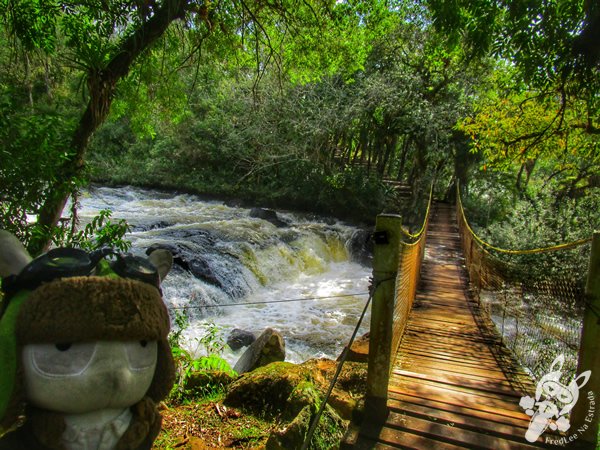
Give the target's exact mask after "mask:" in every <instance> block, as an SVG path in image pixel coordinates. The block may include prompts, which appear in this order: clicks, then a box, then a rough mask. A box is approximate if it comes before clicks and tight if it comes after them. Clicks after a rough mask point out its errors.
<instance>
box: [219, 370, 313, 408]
mask: <svg viewBox="0 0 600 450" xmlns="http://www.w3.org/2000/svg"><path fill="white" fill-rule="evenodd" d="M310 380H311V377H310V372H309V371H308V370H307V369H306V368H304V367H302V366H299V365H296V364H292V363H287V362H275V363H271V364H268V365H266V366H263V367H259V368H258V369H256V370H253V371H252V372H247V373H244V374H243V375H242V376H240V377H239V378H238V379H237V380H236V381H235V382H233V383H232V384H231V385H230V386H229V388H228V390H227V394H226V396H225V400H224V403H225V404H227V405H230V406H237V407H242V408H247V409H250V410H254V411H264V412H270V413H278V412H280V411H283V409H284V408H285V407H286V405H287V400H288V397H289V396H290V394H291V393H292V391H294V389H296V387H297V386H298V385H299V384H301V383H303V382H305V381H310Z"/></svg>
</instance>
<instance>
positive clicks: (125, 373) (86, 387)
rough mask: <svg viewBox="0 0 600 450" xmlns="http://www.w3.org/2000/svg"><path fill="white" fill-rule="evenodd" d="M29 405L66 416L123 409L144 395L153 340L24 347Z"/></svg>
mask: <svg viewBox="0 0 600 450" xmlns="http://www.w3.org/2000/svg"><path fill="white" fill-rule="evenodd" d="M22 358H23V368H24V371H25V374H24V375H25V388H26V395H27V399H28V400H29V402H30V403H32V404H33V405H35V406H38V407H40V408H44V409H48V410H51V411H57V412H62V413H65V414H81V413H86V412H91V411H97V410H99V409H105V408H115V409H116V408H126V407H129V406H131V405H134V404H135V403H137V402H138V401H140V400H141V399H142V398H143V397H144V395H145V393H146V392H147V391H148V388H149V387H150V384H151V383H152V378H153V376H154V371H155V369H156V361H157V343H156V341H151V342H147V341H125V342H124V341H97V342H82V343H56V344H29V345H26V346H24V348H23V353H22Z"/></svg>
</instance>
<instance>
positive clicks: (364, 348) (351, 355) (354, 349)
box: [338, 332, 369, 363]
mask: <svg viewBox="0 0 600 450" xmlns="http://www.w3.org/2000/svg"><path fill="white" fill-rule="evenodd" d="M342 355H343V353H342ZM342 355H340V356H339V357H338V361H339V360H340V359H341V357H342ZM346 361H354V362H363V363H366V362H369V333H368V332H367V333H365V334H364V335H362V336H361V337H359V338H358V339H356V340H355V341H354V342H353V343H352V345H351V346H350V350H348V356H347V357H346Z"/></svg>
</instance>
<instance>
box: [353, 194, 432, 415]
mask: <svg viewBox="0 0 600 450" xmlns="http://www.w3.org/2000/svg"><path fill="white" fill-rule="evenodd" d="M432 201H433V185H432V187H431V190H430V193H429V200H428V203H427V209H426V211H425V216H424V219H423V224H422V226H421V228H420V230H419V231H418V232H417V233H414V234H411V233H409V232H408V231H406V230H404V229H403V228H402V218H401V217H400V216H397V215H391V214H381V215H379V216H378V217H377V223H376V227H375V233H374V235H373V240H374V243H375V249H374V255H373V281H374V286H376V289H375V290H374V293H373V304H372V307H371V327H370V335H369V364H368V372H367V396H366V403H365V410H366V416H367V417H369V418H370V419H372V420H379V419H381V418H382V417H383V416H384V415H385V414H387V407H386V405H387V388H388V383H389V378H390V374H391V371H392V368H393V361H394V356H395V354H396V352H397V350H398V346H399V344H400V341H401V339H402V335H403V333H404V329H405V327H406V322H407V320H408V315H409V313H410V311H411V309H412V304H413V302H414V299H415V295H416V292H417V285H418V284H419V280H420V271H421V263H422V261H423V256H424V253H425V242H426V239H427V228H428V224H429V217H430V211H431V205H432Z"/></svg>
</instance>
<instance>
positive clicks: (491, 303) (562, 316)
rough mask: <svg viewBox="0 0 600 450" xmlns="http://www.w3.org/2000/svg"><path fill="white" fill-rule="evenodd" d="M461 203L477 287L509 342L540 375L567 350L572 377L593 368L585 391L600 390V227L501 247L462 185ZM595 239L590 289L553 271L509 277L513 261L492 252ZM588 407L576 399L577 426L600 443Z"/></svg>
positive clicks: (564, 247)
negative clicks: (479, 222)
mask: <svg viewBox="0 0 600 450" xmlns="http://www.w3.org/2000/svg"><path fill="white" fill-rule="evenodd" d="M456 206H457V221H458V228H459V233H460V237H461V242H462V245H463V251H464V255H465V265H466V267H467V271H468V273H469V278H470V280H471V288H472V289H471V292H472V293H473V294H474V295H475V297H476V299H477V300H478V301H479V303H480V305H481V306H482V308H483V309H484V310H485V311H487V313H488V317H489V319H490V320H492V321H493V322H494V324H495V325H496V327H497V329H498V332H499V334H500V335H501V336H502V339H503V341H504V343H505V344H506V346H507V347H509V348H510V349H511V350H512V351H513V352H514V353H515V354H516V355H517V359H519V360H520V362H521V363H522V364H523V365H524V366H525V367H527V368H528V369H530V371H531V373H532V374H533V375H534V377H536V378H538V379H540V378H541V377H543V376H544V375H545V374H547V373H548V372H547V371H548V369H549V366H550V364H551V363H552V360H553V359H554V358H555V357H556V356H557V355H563V357H564V358H565V360H564V361H565V362H564V366H563V372H566V373H568V374H569V379H570V378H571V377H572V376H574V375H575V374H581V373H582V372H584V371H586V370H591V377H590V380H589V382H588V384H587V385H586V387H585V391H589V392H600V314H599V310H600V233H599V232H596V233H594V236H593V237H592V238H590V239H581V240H578V241H575V242H569V243H566V244H559V245H554V246H551V247H545V248H536V249H529V250H506V249H500V248H498V247H495V246H493V245H490V244H488V243H487V242H485V241H484V240H483V239H481V238H480V237H479V236H477V234H475V233H474V231H473V229H472V228H471V227H470V226H469V223H468V221H467V219H466V216H465V212H464V208H463V205H462V201H461V196H460V190H459V188H458V187H457V195H456ZM589 242H591V243H592V245H591V250H590V262H589V267H588V274H587V284H586V287H585V291H584V290H583V288H582V287H579V286H577V284H576V283H575V282H573V281H569V280H567V279H555V278H552V277H551V276H550V275H548V274H544V275H542V276H532V275H531V274H527V276H525V277H523V276H518V277H512V276H511V277H507V274H508V273H507V272H506V271H505V270H503V269H506V267H507V264H506V263H505V262H501V261H500V260H499V259H498V257H496V256H494V255H493V254H492V253H491V252H490V250H492V251H496V252H499V253H502V254H508V255H532V254H541V253H545V252H553V251H558V250H568V249H574V248H577V247H579V246H582V245H584V244H587V243H589ZM526 269H527V267H525V268H523V267H520V268H519V269H518V270H519V271H521V270H525V271H527V270H526ZM548 273H550V271H549V270H548ZM571 275H573V274H571ZM577 305H579V306H577ZM540 343H543V344H542V345H541V346H540ZM527 346H529V347H527ZM565 379H566V378H565ZM588 407H589V405H588V404H587V403H585V401H579V402H578V403H577V404H576V405H575V407H574V409H573V411H572V414H571V422H572V424H571V428H572V429H582V430H584V431H583V434H581V435H580V437H581V440H582V441H585V442H587V443H590V445H591V446H590V448H596V443H597V438H598V416H600V414H595V415H594V417H593V420H592V421H589V415H588V416H586V413H589V408H588ZM586 420H588V421H589V423H586ZM586 448H587V447H586Z"/></svg>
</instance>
